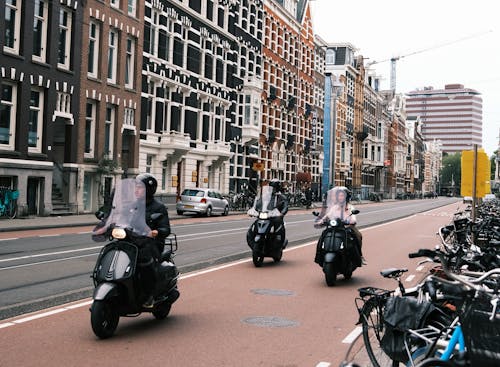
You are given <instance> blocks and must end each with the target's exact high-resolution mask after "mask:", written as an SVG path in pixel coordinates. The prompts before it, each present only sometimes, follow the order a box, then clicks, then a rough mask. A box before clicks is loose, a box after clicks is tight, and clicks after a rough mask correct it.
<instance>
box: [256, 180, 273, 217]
mask: <svg viewBox="0 0 500 367" xmlns="http://www.w3.org/2000/svg"><path fill="white" fill-rule="evenodd" d="M272 197H273V188H272V187H271V186H262V188H261V190H259V191H258V194H257V197H256V198H255V201H254V203H253V208H254V209H255V210H256V211H259V212H268V211H271V210H273V209H274V208H275V207H276V204H275V203H274V200H272Z"/></svg>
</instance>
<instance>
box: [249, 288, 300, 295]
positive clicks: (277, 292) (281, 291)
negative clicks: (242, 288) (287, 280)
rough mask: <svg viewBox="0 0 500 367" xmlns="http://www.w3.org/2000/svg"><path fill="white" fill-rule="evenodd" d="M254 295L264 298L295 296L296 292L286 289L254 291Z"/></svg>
mask: <svg viewBox="0 0 500 367" xmlns="http://www.w3.org/2000/svg"><path fill="white" fill-rule="evenodd" d="M252 293H255V294H260V295H264V296H294V295H295V292H292V291H287V290H284V289H252Z"/></svg>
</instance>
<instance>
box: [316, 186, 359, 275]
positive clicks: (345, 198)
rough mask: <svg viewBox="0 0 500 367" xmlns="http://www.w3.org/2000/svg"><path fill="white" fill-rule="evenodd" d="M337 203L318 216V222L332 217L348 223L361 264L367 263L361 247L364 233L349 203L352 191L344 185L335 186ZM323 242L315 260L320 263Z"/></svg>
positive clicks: (317, 250) (319, 244)
mask: <svg viewBox="0 0 500 367" xmlns="http://www.w3.org/2000/svg"><path fill="white" fill-rule="evenodd" d="M335 189H336V190H335V194H336V197H335V205H331V206H330V207H329V208H328V211H327V212H326V213H325V214H324V215H323V217H322V218H318V220H317V222H321V221H322V220H328V219H331V218H340V219H341V220H342V221H343V222H344V223H345V224H348V230H349V231H350V232H351V233H352V234H353V235H354V237H355V239H356V241H355V242H356V244H355V245H356V250H357V251H356V252H357V255H358V261H359V266H360V265H362V264H363V265H366V261H365V258H364V257H363V254H362V251H361V248H362V243H363V235H362V234H361V232H360V231H359V230H358V228H357V227H356V223H357V221H356V216H355V215H354V214H352V211H353V210H354V207H353V206H352V205H351V204H350V203H349V201H350V200H351V192H350V191H349V189H347V188H346V187H344V186H339V187H336V188H335ZM321 244H322V241H318V245H317V247H316V256H315V258H314V262H316V263H318V264H320V263H321V261H322V256H321Z"/></svg>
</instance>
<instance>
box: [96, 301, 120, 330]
mask: <svg viewBox="0 0 500 367" xmlns="http://www.w3.org/2000/svg"><path fill="white" fill-rule="evenodd" d="M119 319H120V315H119V314H118V311H117V310H115V309H114V308H113V307H112V305H111V303H110V302H109V301H101V300H98V301H94V302H93V303H92V307H91V308H90V323H91V325H92V330H93V331H94V334H95V335H97V336H98V337H99V338H100V339H106V338H109V337H111V336H113V334H114V333H115V330H116V327H117V326H118V321H119Z"/></svg>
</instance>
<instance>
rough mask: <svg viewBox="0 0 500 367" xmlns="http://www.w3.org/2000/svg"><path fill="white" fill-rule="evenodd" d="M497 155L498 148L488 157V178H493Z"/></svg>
mask: <svg viewBox="0 0 500 367" xmlns="http://www.w3.org/2000/svg"><path fill="white" fill-rule="evenodd" d="M497 155H498V150H495V151H494V152H493V155H492V156H491V157H490V170H491V176H490V178H491V179H492V180H494V179H495V170H496V168H497Z"/></svg>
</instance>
